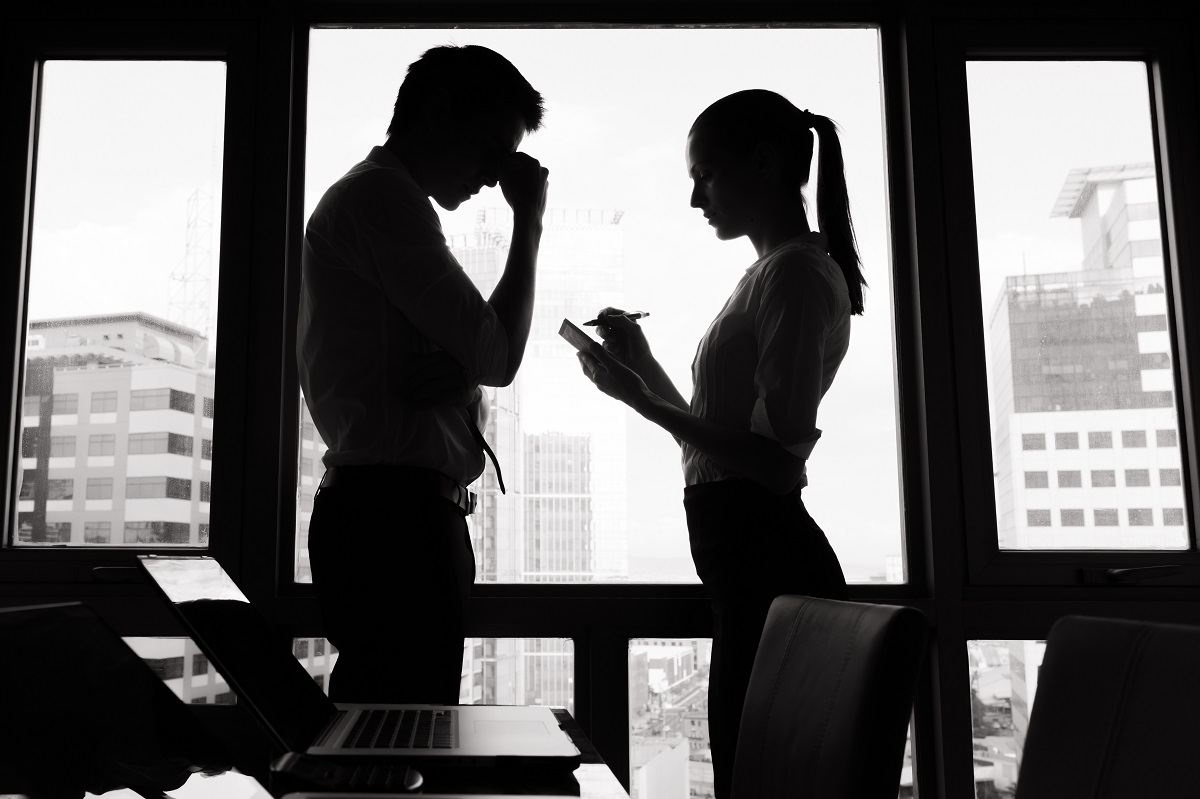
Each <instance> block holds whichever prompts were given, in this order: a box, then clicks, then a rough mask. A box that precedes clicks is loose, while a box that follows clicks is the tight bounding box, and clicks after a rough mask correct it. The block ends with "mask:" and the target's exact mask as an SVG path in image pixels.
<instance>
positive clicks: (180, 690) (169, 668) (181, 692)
mask: <svg viewBox="0 0 1200 799" xmlns="http://www.w3.org/2000/svg"><path fill="white" fill-rule="evenodd" d="M125 643H127V644H129V647H130V648H131V649H132V650H133V651H134V652H136V653H137V654H138V656H139V657H140V658H141V659H142V660H144V661H145V662H146V664H147V665H149V666H150V668H151V669H153V670H154V673H155V674H157V675H158V676H159V677H160V678H162V681H163V682H164V683H165V684H166V686H167V687H168V688H170V689H171V690H172V691H174V692H175V695H176V696H178V697H179V698H180V699H182V700H183V701H184V702H186V703H188V704H192V705H232V704H236V703H237V695H236V694H235V693H234V691H233V689H232V688H230V687H229V683H227V682H226V681H225V678H224V677H222V676H221V674H220V673H219V672H218V671H217V670H216V668H215V667H214V666H213V665H212V664H211V663H210V662H209V661H208V658H207V657H206V656H205V655H204V653H203V652H201V651H200V648H199V647H198V646H196V644H195V642H193V641H192V639H190V638H146V637H134V638H126V639H125Z"/></svg>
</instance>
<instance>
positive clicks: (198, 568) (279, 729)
mask: <svg viewBox="0 0 1200 799" xmlns="http://www.w3.org/2000/svg"><path fill="white" fill-rule="evenodd" d="M138 562H139V563H141V565H142V567H143V568H144V569H145V570H146V572H147V573H148V574H149V575H150V577H151V579H152V580H153V582H154V583H155V584H156V585H157V586H158V588H159V589H160V590H161V591H162V593H163V595H164V596H166V598H167V599H168V601H170V603H171V604H172V606H173V607H174V609H175V612H176V613H177V614H178V616H179V617H180V619H181V620H182V621H183V623H184V626H186V627H187V628H188V630H189V631H190V632H191V634H192V638H193V639H194V640H195V642H196V645H197V646H198V647H200V649H201V650H203V651H204V653H205V654H206V655H207V656H208V658H209V660H211V661H212V662H213V664H214V665H215V666H216V668H217V671H219V672H220V673H221V674H222V675H223V676H224V677H225V679H226V680H228V681H229V684H230V686H231V687H232V688H233V689H234V691H235V692H236V693H237V695H238V701H239V702H244V703H246V704H247V705H249V706H250V708H251V710H252V711H253V713H254V715H255V716H257V717H258V718H259V721H260V722H262V724H263V726H264V727H266V728H267V731H268V732H269V733H270V734H271V736H272V737H273V738H275V739H276V743H277V744H278V745H280V746H282V747H284V749H285V750H286V751H293V752H303V751H305V750H306V749H307V748H308V747H309V745H311V744H312V742H313V740H314V739H315V738H316V736H317V734H318V733H319V732H320V731H321V729H322V728H323V727H324V726H325V724H326V723H327V722H328V721H329V719H330V718H331V717H332V716H333V715H334V713H335V712H336V709H335V707H334V705H333V703H332V702H331V701H330V700H329V698H328V697H326V696H325V693H324V692H323V691H322V690H321V689H320V687H318V686H317V684H316V682H314V681H313V678H312V677H311V676H310V675H309V674H308V672H306V671H305V670H304V667H303V666H301V665H300V664H299V663H298V662H297V661H296V659H295V658H294V657H293V656H292V653H291V641H290V640H286V639H281V638H280V637H279V636H278V634H277V633H276V632H275V631H273V630H272V629H271V628H270V626H269V625H268V624H267V622H266V619H264V618H263V616H262V614H260V613H259V612H258V611H257V610H255V608H254V607H253V606H252V605H251V604H250V600H249V599H247V598H246V595H245V594H244V593H242V590H241V589H240V588H238V586H237V583H235V582H234V581H233V579H232V578H231V577H230V576H229V575H228V574H227V573H226V572H225V570H224V569H222V568H221V564H219V563H217V561H215V560H213V559H212V558H208V557H161V556H148V555H139V556H138Z"/></svg>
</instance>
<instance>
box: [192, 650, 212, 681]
mask: <svg viewBox="0 0 1200 799" xmlns="http://www.w3.org/2000/svg"><path fill="white" fill-rule="evenodd" d="M201 674H208V658H207V657H206V656H205V655H192V676H193V677H196V676H199V675H201Z"/></svg>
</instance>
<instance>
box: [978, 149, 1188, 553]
mask: <svg viewBox="0 0 1200 799" xmlns="http://www.w3.org/2000/svg"><path fill="white" fill-rule="evenodd" d="M1053 216H1061V217H1066V218H1071V219H1077V220H1079V222H1080V229H1081V232H1082V245H1083V247H1082V251H1083V253H1084V255H1083V258H1082V261H1081V264H1080V267H1079V268H1078V269H1075V270H1072V271H1062V272H1056V273H1046V274H1034V275H1021V276H1013V277H1008V278H1006V280H1005V284H1004V286H1003V288H1002V290H1001V292H1000V293H999V295H998V296H997V298H996V300H995V302H994V304H993V306H992V313H991V320H990V325H989V328H990V329H989V333H990V336H989V339H990V359H991V363H990V364H989V377H990V386H989V390H990V394H991V396H990V401H991V413H992V424H993V457H994V468H995V482H996V505H997V516H998V519H997V521H998V527H999V542H1000V546H1001V548H1010V549H1071V548H1096V549H1106V548H1124V549H1137V548H1150V549H1161V548H1176V547H1177V548H1186V547H1187V531H1186V528H1185V526H1184V498H1183V488H1182V473H1181V461H1180V451H1179V441H1178V432H1177V423H1176V413H1175V386H1174V378H1173V373H1172V369H1171V357H1172V355H1171V353H1172V348H1171V338H1170V332H1169V330H1168V313H1167V311H1168V309H1167V294H1166V292H1165V289H1164V278H1163V274H1164V273H1163V259H1162V242H1161V233H1160V230H1161V228H1160V223H1159V218H1158V198H1157V181H1156V178H1155V175H1154V171H1153V168H1152V166H1151V165H1148V164H1132V165H1125V166H1117V167H1103V168H1093V169H1078V170H1073V171H1072V172H1071V173H1070V174H1069V176H1068V178H1067V181H1066V184H1065V185H1064V187H1063V190H1062V193H1061V194H1060V195H1059V198H1058V201H1057V203H1056V205H1055V208H1054V212H1053Z"/></svg>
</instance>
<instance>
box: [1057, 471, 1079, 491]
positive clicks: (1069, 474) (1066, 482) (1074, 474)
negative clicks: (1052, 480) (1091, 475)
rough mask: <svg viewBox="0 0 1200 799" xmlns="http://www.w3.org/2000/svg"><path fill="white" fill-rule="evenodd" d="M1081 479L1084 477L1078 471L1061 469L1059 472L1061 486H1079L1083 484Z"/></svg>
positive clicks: (1059, 485)
mask: <svg viewBox="0 0 1200 799" xmlns="http://www.w3.org/2000/svg"><path fill="white" fill-rule="evenodd" d="M1081 480H1082V478H1081V477H1080V472H1078V471H1060V472H1059V473H1058V487H1059V488H1079V487H1080V486H1081V485H1083V483H1082V482H1081Z"/></svg>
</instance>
